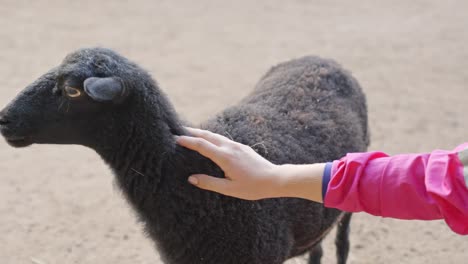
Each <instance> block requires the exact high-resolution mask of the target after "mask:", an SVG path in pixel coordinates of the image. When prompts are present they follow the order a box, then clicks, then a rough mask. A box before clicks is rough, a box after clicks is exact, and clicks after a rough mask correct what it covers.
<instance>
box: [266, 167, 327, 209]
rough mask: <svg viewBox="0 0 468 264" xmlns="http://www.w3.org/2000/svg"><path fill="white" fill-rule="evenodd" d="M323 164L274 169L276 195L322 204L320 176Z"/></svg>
mask: <svg viewBox="0 0 468 264" xmlns="http://www.w3.org/2000/svg"><path fill="white" fill-rule="evenodd" d="M324 168H325V163H317V164H310V165H291V164H285V165H280V166H278V167H277V169H276V172H275V173H276V179H277V181H278V188H277V191H278V193H277V195H278V196H281V197H296V198H304V199H309V200H312V201H315V202H320V203H321V202H322V176H323V171H324Z"/></svg>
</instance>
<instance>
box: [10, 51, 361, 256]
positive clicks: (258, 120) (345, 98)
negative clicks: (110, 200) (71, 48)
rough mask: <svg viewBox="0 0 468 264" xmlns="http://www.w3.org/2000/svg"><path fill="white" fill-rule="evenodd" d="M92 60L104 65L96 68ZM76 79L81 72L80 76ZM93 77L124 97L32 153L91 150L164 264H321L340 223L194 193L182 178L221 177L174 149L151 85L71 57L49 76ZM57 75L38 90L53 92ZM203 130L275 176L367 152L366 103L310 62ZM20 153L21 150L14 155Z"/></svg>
mask: <svg viewBox="0 0 468 264" xmlns="http://www.w3.org/2000/svg"><path fill="white" fill-rule="evenodd" d="M102 57H105V59H102ZM107 57H109V58H107ZM97 58H99V60H98V59H97ZM111 59H112V60H111ZM96 60H98V62H99V63H100V64H99V65H98V66H96V65H97V64H98V63H97V62H96ZM100 60H105V61H111V62H112V63H111V62H107V63H108V65H107V67H102V66H100V65H102V62H101V61H100ZM90 62H91V63H90ZM114 62H115V63H114ZM90 65H91V66H90ZM80 67H81V68H80ZM86 67H88V68H86ZM82 68H85V69H86V70H82V71H80V72H79V74H78V73H77V71H78V70H77V69H82ZM88 69H92V70H88ZM90 71H91V72H93V71H94V72H95V73H94V74H95V75H97V76H106V75H116V76H119V77H120V78H122V79H123V80H124V83H125V85H128V86H129V87H130V86H131V87H130V88H131V91H130V93H129V94H130V95H129V97H128V99H126V101H125V102H124V103H121V104H119V105H116V106H112V107H110V106H105V107H104V106H103V107H102V109H101V108H98V107H101V106H96V104H95V103H87V104H89V105H90V107H88V108H90V109H93V111H95V112H93V113H92V116H91V117H90V119H89V120H88V119H86V120H87V121H82V120H84V119H85V118H84V117H83V116H80V118H77V119H76V120H79V121H76V122H84V124H86V127H85V128H83V125H80V127H79V130H80V133H78V132H68V133H69V134H73V136H70V137H71V139H69V138H67V139H62V138H61V137H60V136H59V138H60V140H59V141H58V142H57V140H55V139H54V140H55V141H54V140H51V139H47V140H46V139H42V138H41V139H37V141H38V142H40V143H75V144H82V145H86V146H88V147H91V148H93V149H95V150H96V151H97V152H98V153H99V154H100V155H101V156H102V158H103V159H104V160H105V161H106V162H107V163H108V164H109V165H110V167H111V168H112V170H113V171H114V173H115V175H116V178H117V182H118V184H119V186H120V187H121V188H122V190H123V193H124V194H125V195H126V197H127V199H128V200H129V202H130V203H131V204H132V206H133V207H134V208H135V210H136V211H137V212H138V214H139V216H140V218H141V220H142V221H143V222H144V223H145V226H146V231H147V232H148V234H149V235H150V236H151V238H152V239H153V240H154V241H155V242H156V244H157V247H158V249H159V251H160V254H161V256H162V257H163V259H164V260H165V262H166V263H171V264H196V263H216V264H218V263H225V264H229V263H232V264H243V263H245V264H252V263H254V264H280V263H283V262H284V261H285V260H286V259H288V258H291V257H293V256H296V255H298V254H303V253H305V252H307V251H311V252H312V253H313V254H314V256H312V258H311V262H310V263H319V261H320V256H321V248H320V241H321V239H322V238H323V237H324V236H325V235H326V234H327V233H328V231H329V230H330V228H331V227H332V226H333V225H334V224H335V223H337V222H338V221H339V218H340V216H342V215H343V214H344V213H342V212H340V211H338V210H335V209H328V208H325V207H323V206H322V205H321V204H318V203H314V202H310V201H306V200H302V199H293V198H281V199H268V200H261V201H244V200H239V199H235V198H231V197H226V196H222V195H219V194H216V193H212V192H208V191H203V190H200V189H198V188H196V187H193V186H191V185H190V184H188V183H187V178H188V176H189V175H190V174H193V173H205V174H209V175H214V176H217V177H222V176H223V173H222V171H221V170H220V169H219V168H218V167H217V166H216V165H215V164H214V163H213V162H211V161H210V160H208V159H206V158H205V157H203V156H201V155H199V154H198V153H196V152H193V151H190V150H188V149H185V148H182V147H180V146H178V145H176V144H175V141H174V138H173V135H181V134H186V131H185V130H184V129H183V127H182V126H181V124H180V122H179V120H178V118H177V116H176V114H175V112H174V111H173V110H172V107H171V105H170V103H169V102H168V100H167V99H166V98H165V96H164V95H163V94H161V91H160V90H159V88H158V87H157V85H156V84H155V83H154V82H153V81H152V80H151V77H149V75H147V74H146V73H145V72H144V71H143V70H142V69H141V68H139V67H138V66H136V65H135V64H133V63H131V62H129V61H127V60H126V59H124V58H122V57H120V56H119V55H117V54H115V53H114V52H112V51H109V50H105V49H90V50H82V51H78V52H76V53H73V54H72V55H69V56H68V57H67V58H66V59H65V60H64V62H63V64H62V65H61V66H60V67H59V69H58V71H57V75H58V76H66V77H63V78H69V77H68V76H70V75H73V76H75V77H73V78H75V79H79V80H81V81H82V80H83V79H84V78H85V77H89V76H88V75H90V73H89V72H90ZM106 71H110V73H109V72H106ZM53 75H54V74H53V73H50V74H49V75H47V76H46V77H43V79H40V80H39V81H38V82H37V83H35V84H34V85H36V86H39V87H46V86H53V85H57V84H56V83H53V81H52V79H53V78H54V77H53ZM51 76H52V77H51ZM60 78H62V77H57V79H58V80H59V81H56V82H58V83H59V84H60ZM131 84H132V85H131ZM30 89H32V88H30ZM37 89H38V88H37ZM41 89H45V88H41ZM20 97H21V95H20ZM28 100H32V99H29V98H28V97H21V98H19V99H17V101H16V104H19V103H18V102H23V101H24V103H23V104H24V105H30V104H31V103H28V102H29V101H28ZM83 100H85V99H83ZM86 100H88V99H86ZM88 101H89V100H88ZM36 104H37V102H36ZM54 107H55V106H54ZM70 107H71V108H70V109H71V110H68V109H67V113H65V114H64V115H72V116H73V115H75V113H74V111H76V112H77V113H80V115H83V114H82V109H81V108H80V107H76V108H74V107H75V106H73V104H72V105H71V106H70ZM13 108H14V107H13V106H10V109H7V110H5V112H6V113H7V114H8V113H10V112H11V113H12V114H11V116H15V115H16V116H19V115H20V114H19V113H21V114H24V112H26V111H28V110H27V108H26V110H25V108H21V110H17V112H18V111H19V112H18V113H16V112H15V109H13ZM88 108H87V109H88ZM95 108H96V109H101V110H99V111H98V110H95ZM59 110H60V106H59ZM69 111H70V112H71V114H69V113H68V112H69ZM80 111H81V112H80ZM86 111H88V110H86ZM96 111H98V112H96ZM29 112H32V110H31V111H29ZM96 113H99V114H96ZM31 119H33V118H31ZM36 119H37V118H36ZM5 123H6V122H5ZM80 124H81V123H80ZM202 127H203V128H205V129H208V130H211V131H213V132H217V133H220V134H224V135H226V136H228V137H232V138H233V139H234V140H236V141H238V142H241V143H244V144H247V145H250V146H252V147H253V148H254V149H255V150H257V151H258V152H259V153H260V154H261V155H263V156H264V157H266V158H267V159H269V160H270V161H272V162H274V163H277V164H282V163H297V164H301V163H315V162H325V161H331V160H334V159H337V158H340V157H342V156H343V155H345V154H346V153H347V152H355V151H364V150H365V149H366V147H367V145H368V133H367V112H366V103H365V97H364V95H363V93H362V91H361V89H360V87H359V85H358V84H357V82H356V81H355V80H354V78H352V77H351V75H350V74H348V73H347V72H346V71H344V70H343V69H342V68H341V67H339V66H338V65H337V64H335V63H334V62H331V61H328V60H324V59H320V58H317V57H305V58H302V59H298V60H293V61H290V62H286V63H283V64H280V65H278V66H276V67H274V68H272V69H271V70H270V71H269V72H268V73H267V74H266V75H265V76H264V77H263V78H262V79H261V80H260V82H259V84H258V85H257V87H256V88H255V90H254V91H253V92H252V94H250V95H249V96H248V97H246V98H245V99H244V100H243V101H241V102H240V103H239V104H238V105H236V106H233V107H231V108H228V109H227V110H225V111H224V112H222V113H220V114H219V115H217V116H216V117H215V118H213V119H211V120H209V121H207V122H205V123H204V124H202ZM67 128H68V127H67ZM12 130H13V129H12V128H9V127H8V128H4V129H3V130H2V133H3V134H4V135H5V136H6V137H7V139H8V137H10V138H12V139H17V138H15V137H14V136H10V131H12ZM75 130H78V129H74V130H72V129H70V131H75ZM28 131H29V130H28ZM65 131H68V130H65ZM11 134H13V133H11ZM76 134H77V135H76ZM41 135H42V134H41ZM82 135H84V136H82ZM41 137H43V136H41ZM11 142H14V141H11ZM11 144H12V143H11ZM21 144H22V146H24V145H26V144H24V142H23V143H18V144H17V145H18V146H20V145H21ZM348 224H349V215H348V216H347V217H346V219H345V222H344V224H343V227H341V229H340V230H339V232H338V240H337V243H338V245H339V248H338V252H339V253H338V255H339V262H340V263H344V262H345V261H346V255H347V251H348V248H347V247H348V243H347V233H346V232H347V227H348Z"/></svg>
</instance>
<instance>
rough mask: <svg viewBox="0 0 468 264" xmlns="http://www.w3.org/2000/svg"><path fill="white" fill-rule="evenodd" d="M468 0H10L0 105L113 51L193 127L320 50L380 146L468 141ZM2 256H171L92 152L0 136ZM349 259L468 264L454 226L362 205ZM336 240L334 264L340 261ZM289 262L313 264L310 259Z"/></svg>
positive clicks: (43, 262) (64, 259)
mask: <svg viewBox="0 0 468 264" xmlns="http://www.w3.org/2000/svg"><path fill="white" fill-rule="evenodd" d="M466 10H468V2H467V1H463V0H460V1H452V0H445V1H440V0H431V1H428V0H424V1H418V0H413V1H406V0H398V1H375V0H365V1H364V0H361V1H334V0H322V1H318V0H317V1H312V0H310V1H306V0H302V1H300V0H294V1H293V0H288V1H282V0H267V1H248V0H242V1H241V0H237V1H205V0H204V1H200V0H199V1H189V0H185V1H169V0H166V1H161V0H147V1H91V0H89V1H58V0H48V1H44V0H40V1H26V0H23V1H15V0H0V25H1V28H0V40H1V41H0V107H3V106H4V105H5V104H6V103H8V102H9V101H10V100H11V99H12V98H13V97H14V96H15V95H16V94H17V93H18V92H19V91H20V90H21V89H23V87H25V86H26V85H27V84H28V83H30V82H31V81H32V80H34V79H35V78H36V77H37V76H39V75H40V74H42V73H43V72H45V71H46V70H47V69H49V68H51V67H52V66H54V65H56V64H58V63H59V62H60V61H61V59H62V58H63V57H64V56H65V54H67V53H68V52H70V51H72V50H74V49H76V48H79V47H88V46H96V45H99V46H105V47H110V48H113V49H115V50H117V51H119V52H121V53H123V54H124V55H126V56H127V57H129V58H131V59H133V60H135V61H137V62H138V63H139V64H141V65H143V66H144V67H145V68H146V69H148V70H149V71H150V72H151V73H152V74H153V75H154V77H155V78H156V79H157V80H158V82H159V83H160V85H161V87H162V88H163V89H164V90H165V91H166V93H167V94H168V95H169V97H170V99H171V100H172V102H173V103H174V104H175V107H176V108H177V110H178V112H179V113H180V114H181V115H182V116H183V117H184V118H185V119H187V120H190V121H193V122H195V123H197V122H200V121H202V120H205V119H207V118H208V117H210V116H212V115H213V114H214V113H216V112H217V111H220V110H221V109H223V108H225V107H226V106H228V105H231V104H233V103H234V102H236V101H238V100H240V99H241V98H242V97H243V96H245V95H246V94H247V93H248V92H249V91H250V90H251V89H252V87H253V86H254V84H255V83H256V81H257V80H258V79H259V78H260V76H261V75H262V74H263V73H264V72H265V71H266V70H267V69H268V68H269V67H270V66H272V65H274V64H276V63H278V62H281V61H284V60H288V59H291V58H295V57H299V56H303V55H307V54H315V55H320V56H323V57H330V58H334V59H335V60H337V61H338V62H340V63H341V64H342V65H344V66H345V67H346V68H348V69H350V70H351V71H352V72H353V73H354V75H355V76H356V78H357V79H358V80H359V81H360V83H361V85H362V87H363V88H364V90H365V92H366V94H367V98H368V104H369V116H370V127H371V132H372V145H371V147H370V150H383V151H386V152H388V153H391V154H395V153H400V152H420V151H430V150H432V149H435V148H443V149H450V148H453V147H455V146H456V145H457V144H459V143H462V142H464V141H466V140H468V138H467V131H468V122H467V120H466V114H467V113H468V103H467V95H468V85H467V83H468V72H467V69H468V49H467V45H468V27H467V25H468V16H467V15H466ZM0 183H1V184H0V234H1V236H0V263H5V264H16V263H33V264H58V263H115V264H120V263H161V262H160V261H159V257H158V255H157V253H156V251H155V250H154V249H153V246H152V243H151V242H150V241H149V240H148V239H147V238H145V236H144V234H143V232H142V230H141V225H140V224H139V223H138V222H137V221H136V219H135V217H134V215H133V213H132V211H131V210H130V208H129V206H128V205H127V204H126V203H125V201H124V200H123V198H122V197H121V194H120V193H119V191H118V190H117V189H116V187H115V185H114V184H113V177H112V175H111V173H110V172H109V170H108V168H106V166H105V165H104V164H103V162H101V160H100V158H99V157H98V156H97V155H96V154H95V153H94V152H93V151H91V150H89V149H85V148H83V147H78V146H33V147H30V148H27V149H19V150H17V149H13V148H10V147H8V146H7V145H6V144H5V143H4V142H3V140H2V141H1V142H0ZM351 240H352V247H351V252H350V257H349V260H350V261H349V263H414V264H423V263H424V264H430V263H467V262H468V252H467V249H468V237H462V236H457V235H456V234H454V233H453V232H451V231H450V230H449V229H448V228H447V227H446V225H445V224H444V222H442V221H434V222H422V221H396V220H390V219H383V218H377V217H371V216H368V215H365V214H356V215H355V218H354V221H353V223H352V231H351ZM334 250H335V249H334V245H333V237H331V236H329V237H328V239H327V240H326V243H325V256H324V261H323V262H324V263H334V262H335V257H334V254H335V253H334ZM288 263H291V264H292V263H305V262H304V260H303V258H298V259H295V260H292V261H290V262H288Z"/></svg>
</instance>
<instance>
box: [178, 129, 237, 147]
mask: <svg viewBox="0 0 468 264" xmlns="http://www.w3.org/2000/svg"><path fill="white" fill-rule="evenodd" d="M186 129H187V130H188V131H189V132H190V133H191V134H192V135H193V136H196V137H201V138H203V139H206V140H208V141H209V142H211V143H213V144H215V145H217V146H220V145H222V144H224V143H229V142H230V141H231V140H230V139H228V138H227V137H225V136H222V135H220V134H217V133H213V132H211V131H208V130H204V129H198V128H191V127H186Z"/></svg>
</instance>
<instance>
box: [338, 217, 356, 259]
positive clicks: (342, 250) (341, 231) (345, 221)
mask: <svg viewBox="0 0 468 264" xmlns="http://www.w3.org/2000/svg"><path fill="white" fill-rule="evenodd" d="M352 215H353V214H352V213H344V214H343V217H341V219H340V221H339V222H338V227H337V230H336V238H335V245H336V259H337V262H338V264H345V263H346V260H347V259H348V253H349V229H350V226H349V225H350V223H351V216H352Z"/></svg>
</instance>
